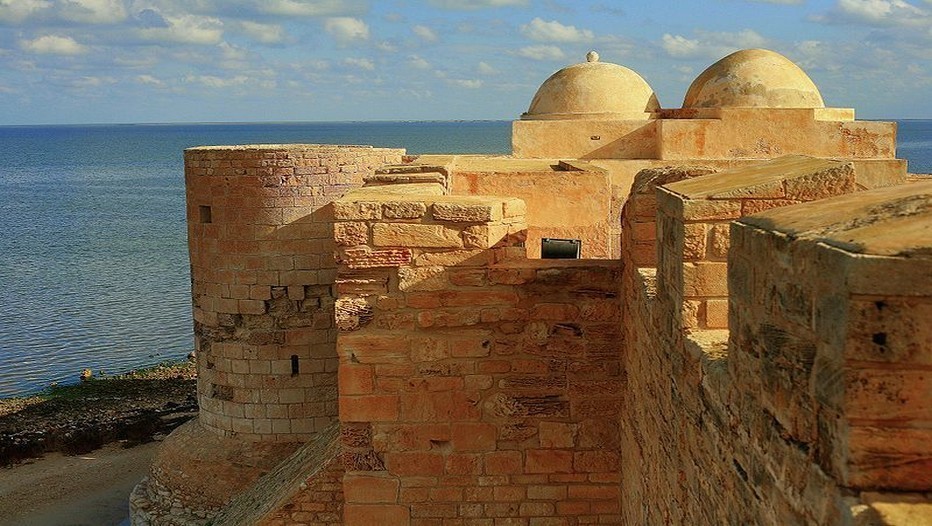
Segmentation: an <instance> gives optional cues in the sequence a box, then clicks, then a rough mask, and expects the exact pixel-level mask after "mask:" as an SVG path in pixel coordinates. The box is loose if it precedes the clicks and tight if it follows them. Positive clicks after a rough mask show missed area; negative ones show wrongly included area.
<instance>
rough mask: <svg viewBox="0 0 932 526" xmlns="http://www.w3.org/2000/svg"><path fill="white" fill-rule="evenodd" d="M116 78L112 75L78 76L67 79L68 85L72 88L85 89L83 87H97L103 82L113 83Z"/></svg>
mask: <svg viewBox="0 0 932 526" xmlns="http://www.w3.org/2000/svg"><path fill="white" fill-rule="evenodd" d="M115 83H116V79H114V78H113V77H94V76H87V77H78V78H75V79H71V80H70V81H68V85H69V86H71V87H72V88H77V89H85V88H99V87H101V86H103V85H104V84H115Z"/></svg>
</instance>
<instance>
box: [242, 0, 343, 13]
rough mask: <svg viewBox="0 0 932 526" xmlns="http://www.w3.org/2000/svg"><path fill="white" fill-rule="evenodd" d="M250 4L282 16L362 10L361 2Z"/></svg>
mask: <svg viewBox="0 0 932 526" xmlns="http://www.w3.org/2000/svg"><path fill="white" fill-rule="evenodd" d="M224 1H228V0H224ZM250 3H254V4H256V5H257V7H258V10H259V12H260V13H265V14H270V15H281V16H333V15H342V14H347V13H355V12H358V11H360V10H361V9H360V7H359V6H358V5H357V4H359V2H355V1H346V0H253V1H252V2H250Z"/></svg>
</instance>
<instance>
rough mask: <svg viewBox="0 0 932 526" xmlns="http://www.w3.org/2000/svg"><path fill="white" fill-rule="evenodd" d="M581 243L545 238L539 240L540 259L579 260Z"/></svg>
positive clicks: (576, 240) (578, 241)
mask: <svg viewBox="0 0 932 526" xmlns="http://www.w3.org/2000/svg"><path fill="white" fill-rule="evenodd" d="M581 248H582V241H580V240H579V239H556V238H552V237H545V238H543V239H541V240H540V257H541V258H542V259H579V251H580V249H581Z"/></svg>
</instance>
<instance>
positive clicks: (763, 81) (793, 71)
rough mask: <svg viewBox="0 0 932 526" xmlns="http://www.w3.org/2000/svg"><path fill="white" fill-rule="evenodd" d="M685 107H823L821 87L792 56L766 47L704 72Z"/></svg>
mask: <svg viewBox="0 0 932 526" xmlns="http://www.w3.org/2000/svg"><path fill="white" fill-rule="evenodd" d="M683 107H684V108H724V107H730V108H824V107H825V103H824V102H822V95H821V94H820V93H819V88H817V87H816V85H815V84H814V83H813V82H812V79H810V78H809V75H806V72H805V71H803V70H802V69H801V68H800V67H799V66H797V65H796V64H794V63H793V61H791V60H790V59H788V58H786V57H784V56H783V55H781V54H779V53H775V52H773V51H769V50H766V49H745V50H742V51H738V52H735V53H732V54H731V55H728V56H727V57H725V58H723V59H721V60H719V61H718V62H716V63H715V64H712V65H711V66H709V67H708V69H706V70H705V71H703V72H702V74H700V75H699V76H698V77H696V80H694V81H693V83H692V85H690V86H689V91H687V92H686V98H685V99H683Z"/></svg>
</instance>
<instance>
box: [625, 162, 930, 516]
mask: <svg viewBox="0 0 932 526" xmlns="http://www.w3.org/2000/svg"><path fill="white" fill-rule="evenodd" d="M785 175H791V174H790V172H787V174H785ZM728 177H729V176H728V174H725V175H724V177H722V176H721V175H713V176H705V177H699V178H695V179H690V180H689V181H683V182H681V183H673V184H671V185H669V188H666V189H664V188H661V189H660V190H658V194H657V195H658V199H659V200H660V201H661V203H660V206H659V214H660V216H661V217H660V218H659V221H658V223H659V230H658V238H659V241H658V251H659V260H660V265H659V267H658V268H657V269H656V270H655V269H652V268H641V269H638V268H636V266H635V265H630V266H626V271H625V275H624V279H623V283H624V287H623V290H624V294H625V297H624V300H623V309H624V312H623V315H622V317H623V319H624V323H625V327H626V329H625V334H626V340H625V341H626V344H627V346H628V347H627V349H626V350H625V352H624V353H623V354H622V358H623V367H624V370H625V372H626V374H627V376H628V379H629V380H628V382H627V383H626V384H625V391H624V394H623V398H624V400H625V406H624V407H625V410H624V411H623V414H622V417H621V430H622V435H623V439H622V448H621V451H622V453H623V457H622V465H623V470H622V475H623V480H622V485H621V487H622V512H623V515H624V522H625V523H626V524H781V525H782V524H926V523H928V521H929V520H930V516H932V506H930V503H929V500H928V498H927V496H925V495H924V494H922V493H912V492H923V491H928V489H929V488H930V487H932V481H930V480H929V478H928V473H929V472H930V470H929V469H928V466H927V460H925V459H927V458H928V452H927V448H928V446H927V444H929V443H930V440H929V437H927V436H926V433H927V431H926V429H927V426H926V422H927V421H928V420H927V418H928V415H927V411H926V409H924V408H927V407H928V400H929V397H930V393H932V387H930V381H929V375H928V373H927V372H926V370H927V366H926V365H924V364H925V363H926V360H927V359H928V356H929V352H930V350H932V341H930V340H929V338H928V324H929V322H928V317H927V316H925V315H924V314H923V313H924V312H925V308H926V303H927V302H928V290H927V289H928V287H927V286H925V285H921V286H915V287H912V288H909V287H908V286H905V284H906V283H909V282H912V283H919V282H922V281H923V279H925V283H926V284H927V283H928V279H927V276H929V275H932V271H930V268H929V266H928V265H929V262H928V260H927V259H923V258H922V257H918V258H917V257H916V256H915V255H914V256H911V257H910V256H905V257H904V254H908V253H917V252H916V251H919V252H921V251H922V250H925V249H920V248H918V247H921V246H926V247H927V246H929V245H930V244H932V239H930V238H929V237H928V234H927V233H926V234H923V233H922V232H921V230H922V229H920V230H915V229H914V228H913V227H907V228H904V226H905V224H909V225H916V224H918V223H921V222H925V224H926V225H927V224H928V221H929V218H928V216H927V215H925V216H924V215H923V214H927V213H928V211H926V212H923V210H924V208H923V206H916V205H917V204H918V203H919V202H920V201H924V202H928V198H927V197H922V195H923V194H920V195H919V196H918V197H917V196H915V195H913V194H915V193H916V192H917V191H918V190H920V188H919V185H914V186H912V187H911V188H908V187H899V188H892V189H889V190H877V191H874V192H870V193H863V194H852V195H850V196H841V197H836V198H833V199H828V200H819V201H818V202H817V203H811V204H808V205H798V206H794V207H790V208H780V207H779V206H780V205H779V204H776V203H774V204H775V205H776V206H777V208H774V209H773V210H772V211H770V212H765V213H764V214H763V217H767V218H769V219H767V220H763V219H757V216H751V217H748V218H744V219H739V220H738V223H736V224H733V225H732V226H731V229H730V233H729V239H728V241H729V244H730V249H729V252H728V259H727V264H726V263H722V265H727V267H726V269H723V271H724V272H725V273H727V276H728V293H729V303H730V305H729V310H728V314H729V316H728V317H729V320H728V321H729V323H728V326H729V327H730V328H731V329H730V331H729V330H722V329H717V330H716V329H711V330H710V329H708V327H709V325H708V324H707V323H703V322H702V321H699V322H695V320H696V318H694V317H690V316H689V314H690V313H694V312H701V309H695V308H691V307H689V302H690V301H692V300H691V299H690V296H689V295H686V294H683V291H684V290H686V289H684V288H682V287H684V284H687V283H688V282H689V280H690V279H691V278H689V272H688V271H687V270H685V268H684V267H689V266H690V265H694V264H696V263H691V262H690V258H689V257H685V258H684V254H686V255H689V254H691V253H695V255H696V256H699V255H700V252H699V251H692V250H691V249H690V246H695V247H704V248H703V251H702V253H703V254H706V255H707V254H708V252H707V250H708V248H709V245H708V244H705V243H698V241H701V240H705V241H706V242H707V241H708V239H709V238H708V232H709V230H710V229H709V228H708V226H707V225H706V226H705V227H704V228H703V230H704V231H705V234H706V235H705V236H702V235H697V236H690V235H689V232H688V225H690V224H691V219H692V222H693V223H695V222H698V224H703V225H705V224H706V223H707V222H709V221H712V222H713V224H714V221H715V220H716V219H717V218H716V216H715V215H714V214H710V213H709V212H710V211H711V210H712V209H713V208H718V212H720V217H719V218H718V219H723V220H724V219H727V218H728V217H729V216H728V212H727V211H728V210H729V207H733V206H734V205H733V204H731V205H729V204H727V201H728V200H729V199H723V200H722V201H723V202H719V203H708V202H703V201H704V199H700V200H699V201H698V202H696V198H697V197H700V196H702V195H705V196H708V195H713V194H715V195H718V194H717V192H721V191H722V190H723V184H724V183H728ZM823 177H825V178H827V180H824V181H819V179H820V178H810V179H809V181H808V186H806V187H805V188H806V189H807V192H808V195H810V196H812V197H813V198H815V199H820V198H824V197H827V196H828V195H830V194H831V193H833V192H835V191H836V190H837V189H840V188H842V187H844V186H845V185H848V184H849V183H848V182H846V181H848V177H849V174H848V172H847V170H844V169H842V170H840V171H835V173H824V172H823ZM792 179H793V178H792V177H790V178H786V177H783V178H781V180H782V182H781V185H782V187H783V188H784V189H786V188H787V186H786V185H787V184H789V183H790V181H792ZM803 179H804V180H805V179H806V178H803ZM745 181H746V183H752V182H753V180H750V179H746V180H745ZM758 182H760V181H758ZM725 186H729V187H730V188H731V190H733V191H738V188H737V186H739V185H730V184H725ZM755 186H756V185H754V184H748V187H746V188H744V192H743V193H741V192H738V194H732V197H735V196H737V195H739V194H740V195H742V197H743V198H744V199H753V195H752V194H753V193H755V192H757V193H759V192H761V191H762V189H761V188H762V187H760V186H756V189H755ZM676 189H678V190H679V191H677V190H676ZM833 189H834V190H833ZM852 189H853V188H852ZM926 191H927V190H926ZM897 192H898V193H897ZM894 194H895V195H894ZM909 195H913V198H912V201H911V203H910V202H907V201H910V199H909V198H907V196H909ZM868 196H879V197H873V198H870V197H868ZM780 198H782V197H777V196H774V199H780ZM871 199H873V201H871ZM860 202H867V203H868V206H865V207H864V208H863V209H858V208H857V203H860ZM831 203H838V204H834V205H832V204H831ZM712 205H717V206H712ZM690 208H692V209H693V210H696V209H699V208H701V209H704V210H705V212H706V214H705V215H704V218H701V219H700V218H698V217H695V216H693V217H692V218H691V219H690ZM738 210H741V208H740V207H739V208H738ZM826 210H835V211H836V212H837V211H839V210H843V211H847V212H848V215H847V216H844V217H841V216H840V215H839V214H838V213H835V214H834V215H833V214H826ZM736 215H741V213H736ZM842 215H843V214H842ZM872 215H873V216H874V219H869V218H870V217H871V216H872ZM897 216H899V217H901V218H903V217H905V218H909V219H898V220H893V219H891V218H894V217H897ZM878 217H882V218H883V219H877V218H878ZM920 217H922V218H920ZM780 218H782V219H780ZM787 218H790V219H787ZM801 218H808V219H812V218H815V219H812V220H813V221H814V223H812V224H809V225H808V227H807V228H808V230H805V229H803V228H802V227H800V226H799V224H800V221H803V219H801ZM819 221H821V223H820V222H819ZM900 221H902V223H900ZM781 222H782V223H781ZM884 223H886V224H884ZM781 224H786V225H789V226H786V227H780V226H775V225H781ZM866 225H871V226H870V228H868V233H869V236H868V239H869V240H870V241H869V242H872V243H875V246H880V247H881V248H882V249H883V250H887V252H886V253H882V254H878V257H876V258H867V257H866V256H865V255H864V254H858V252H866V253H868V254H870V253H871V250H870V249H871V247H870V246H869V245H868V246H867V249H864V246H865V245H864V243H859V242H853V241H852V239H853V238H852V237H850V236H851V235H849V234H848V233H847V232H846V229H854V230H855V231H858V232H860V231H859V230H858V229H860V228H862V227H865V226H866ZM713 228H714V227H713ZM833 228H834V229H835V230H834V232H835V234H834V235H836V236H837V239H838V240H840V241H838V242H837V243H836V244H834V246H833V245H832V244H831V243H828V244H826V241H825V239H826V238H827V237H831V235H830V234H831V233H832V232H833V230H832V229H833ZM839 231H841V232H842V234H839V233H838V232H839ZM803 236H808V237H809V238H810V239H809V240H808V241H802V240H800V239H799V238H801V237H803ZM923 236H925V237H923ZM691 237H693V238H694V239H695V240H696V241H697V243H690V239H691ZM880 239H883V240H885V241H883V242H881V241H878V240H880ZM886 240H890V241H886ZM894 240H895V241H894ZM910 243H912V245H910ZM891 245H892V246H891ZM858 246H860V247H861V248H862V250H854V253H852V252H851V251H852V247H858ZM839 249H840V250H839ZM897 254H898V255H899V257H898V258H891V256H895V255H897ZM632 257H633V254H630V253H629V255H627V256H626V261H630V258H632ZM894 259H897V261H893V260H894ZM698 262H701V260H697V263H698ZM885 269H886V270H885ZM920 275H925V276H926V278H919V276H920ZM881 276H888V277H892V276H897V277H896V278H895V279H889V278H888V279H880V277H881ZM722 279H723V278H716V279H715V280H713V281H711V283H710V284H711V285H713V286H719V285H716V284H721V281H722ZM694 283H698V284H700V285H701V284H702V283H703V281H702V280H700V281H695V282H694ZM694 288H695V287H694ZM701 288H702V287H699V288H698V289H697V290H698V291H699V292H702V290H701ZM697 297H700V298H701V297H703V296H702V295H701V294H700V295H698V296H697ZM878 305H880V306H878ZM907 305H908V307H906V306H907ZM888 307H892V308H888ZM916 316H919V317H923V318H924V319H926V321H924V322H920V321H918V318H916ZM907 327H908V328H907ZM893 334H896V336H895V337H894V336H892V335H893ZM878 335H882V336H878ZM888 335H889V336H888ZM888 338H889V339H888Z"/></svg>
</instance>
